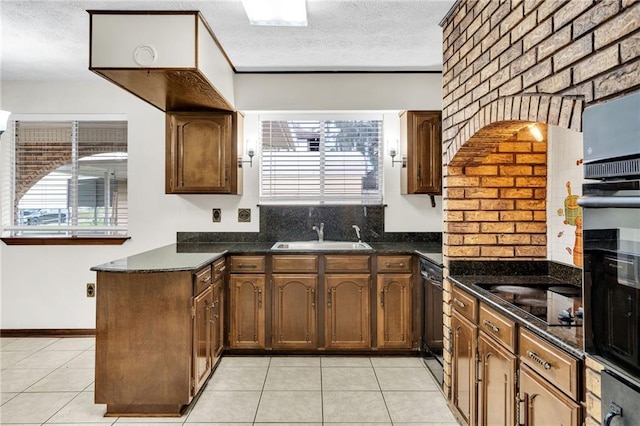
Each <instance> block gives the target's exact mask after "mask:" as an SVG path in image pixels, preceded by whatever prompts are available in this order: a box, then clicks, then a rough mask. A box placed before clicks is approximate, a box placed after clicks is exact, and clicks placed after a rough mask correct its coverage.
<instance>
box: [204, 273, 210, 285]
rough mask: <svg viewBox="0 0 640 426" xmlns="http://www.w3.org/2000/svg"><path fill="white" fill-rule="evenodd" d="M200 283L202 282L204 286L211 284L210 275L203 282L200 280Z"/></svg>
mask: <svg viewBox="0 0 640 426" xmlns="http://www.w3.org/2000/svg"><path fill="white" fill-rule="evenodd" d="M202 282H203V283H204V284H206V283H210V282H211V275H209V276H208V277H207V278H205V279H204V280H202Z"/></svg>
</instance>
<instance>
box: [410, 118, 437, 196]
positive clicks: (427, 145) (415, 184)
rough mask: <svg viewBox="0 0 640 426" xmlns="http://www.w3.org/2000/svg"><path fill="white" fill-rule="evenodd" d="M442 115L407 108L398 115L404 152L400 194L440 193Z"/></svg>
mask: <svg viewBox="0 0 640 426" xmlns="http://www.w3.org/2000/svg"><path fill="white" fill-rule="evenodd" d="M441 116H442V113H441V112H440V111H407V112H405V113H404V114H403V115H402V117H401V119H402V124H401V126H402V137H403V139H404V138H406V141H403V145H404V144H405V143H406V151H404V152H406V155H407V168H406V183H405V182H403V185H402V186H403V188H402V189H403V191H402V192H403V193H406V194H441V193H442V138H441V124H440V123H441ZM404 171H405V170H403V173H402V175H403V178H404ZM403 180H404V179H403Z"/></svg>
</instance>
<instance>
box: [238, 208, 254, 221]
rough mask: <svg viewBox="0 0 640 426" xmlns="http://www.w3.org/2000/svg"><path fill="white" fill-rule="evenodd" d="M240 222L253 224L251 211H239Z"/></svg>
mask: <svg viewBox="0 0 640 426" xmlns="http://www.w3.org/2000/svg"><path fill="white" fill-rule="evenodd" d="M238 222H251V209H238Z"/></svg>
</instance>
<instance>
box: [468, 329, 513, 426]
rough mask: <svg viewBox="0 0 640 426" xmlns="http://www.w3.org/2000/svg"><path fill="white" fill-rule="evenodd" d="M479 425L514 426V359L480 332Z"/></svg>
mask: <svg viewBox="0 0 640 426" xmlns="http://www.w3.org/2000/svg"><path fill="white" fill-rule="evenodd" d="M478 355H479V358H480V365H479V377H478V425H492V426H503V425H515V424H516V413H515V407H514V402H515V395H516V380H515V378H516V359H517V358H516V356H515V355H514V354H512V353H510V352H509V351H507V350H506V349H505V348H503V347H502V346H501V345H500V344H498V343H496V342H495V341H494V340H493V339H492V338H490V337H488V336H487V335H485V334H484V333H482V332H481V333H480V336H479V338H478Z"/></svg>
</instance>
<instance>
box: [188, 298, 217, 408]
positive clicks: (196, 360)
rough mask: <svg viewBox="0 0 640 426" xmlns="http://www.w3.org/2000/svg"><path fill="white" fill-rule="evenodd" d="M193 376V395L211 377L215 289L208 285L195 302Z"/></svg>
mask: <svg viewBox="0 0 640 426" xmlns="http://www.w3.org/2000/svg"><path fill="white" fill-rule="evenodd" d="M193 307H194V312H195V318H194V321H193V373H192V374H193V377H192V381H191V396H193V395H195V394H196V393H197V392H198V390H199V389H200V387H201V386H202V385H203V384H204V382H205V381H206V380H207V378H208V377H209V373H211V367H212V359H213V358H212V349H213V348H212V346H213V336H212V327H211V326H212V323H211V322H212V321H211V320H212V312H213V310H212V308H213V290H212V288H211V287H208V288H207V289H206V290H204V291H203V292H202V293H200V294H199V295H198V296H197V297H196V298H195V299H194V302H193Z"/></svg>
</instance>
